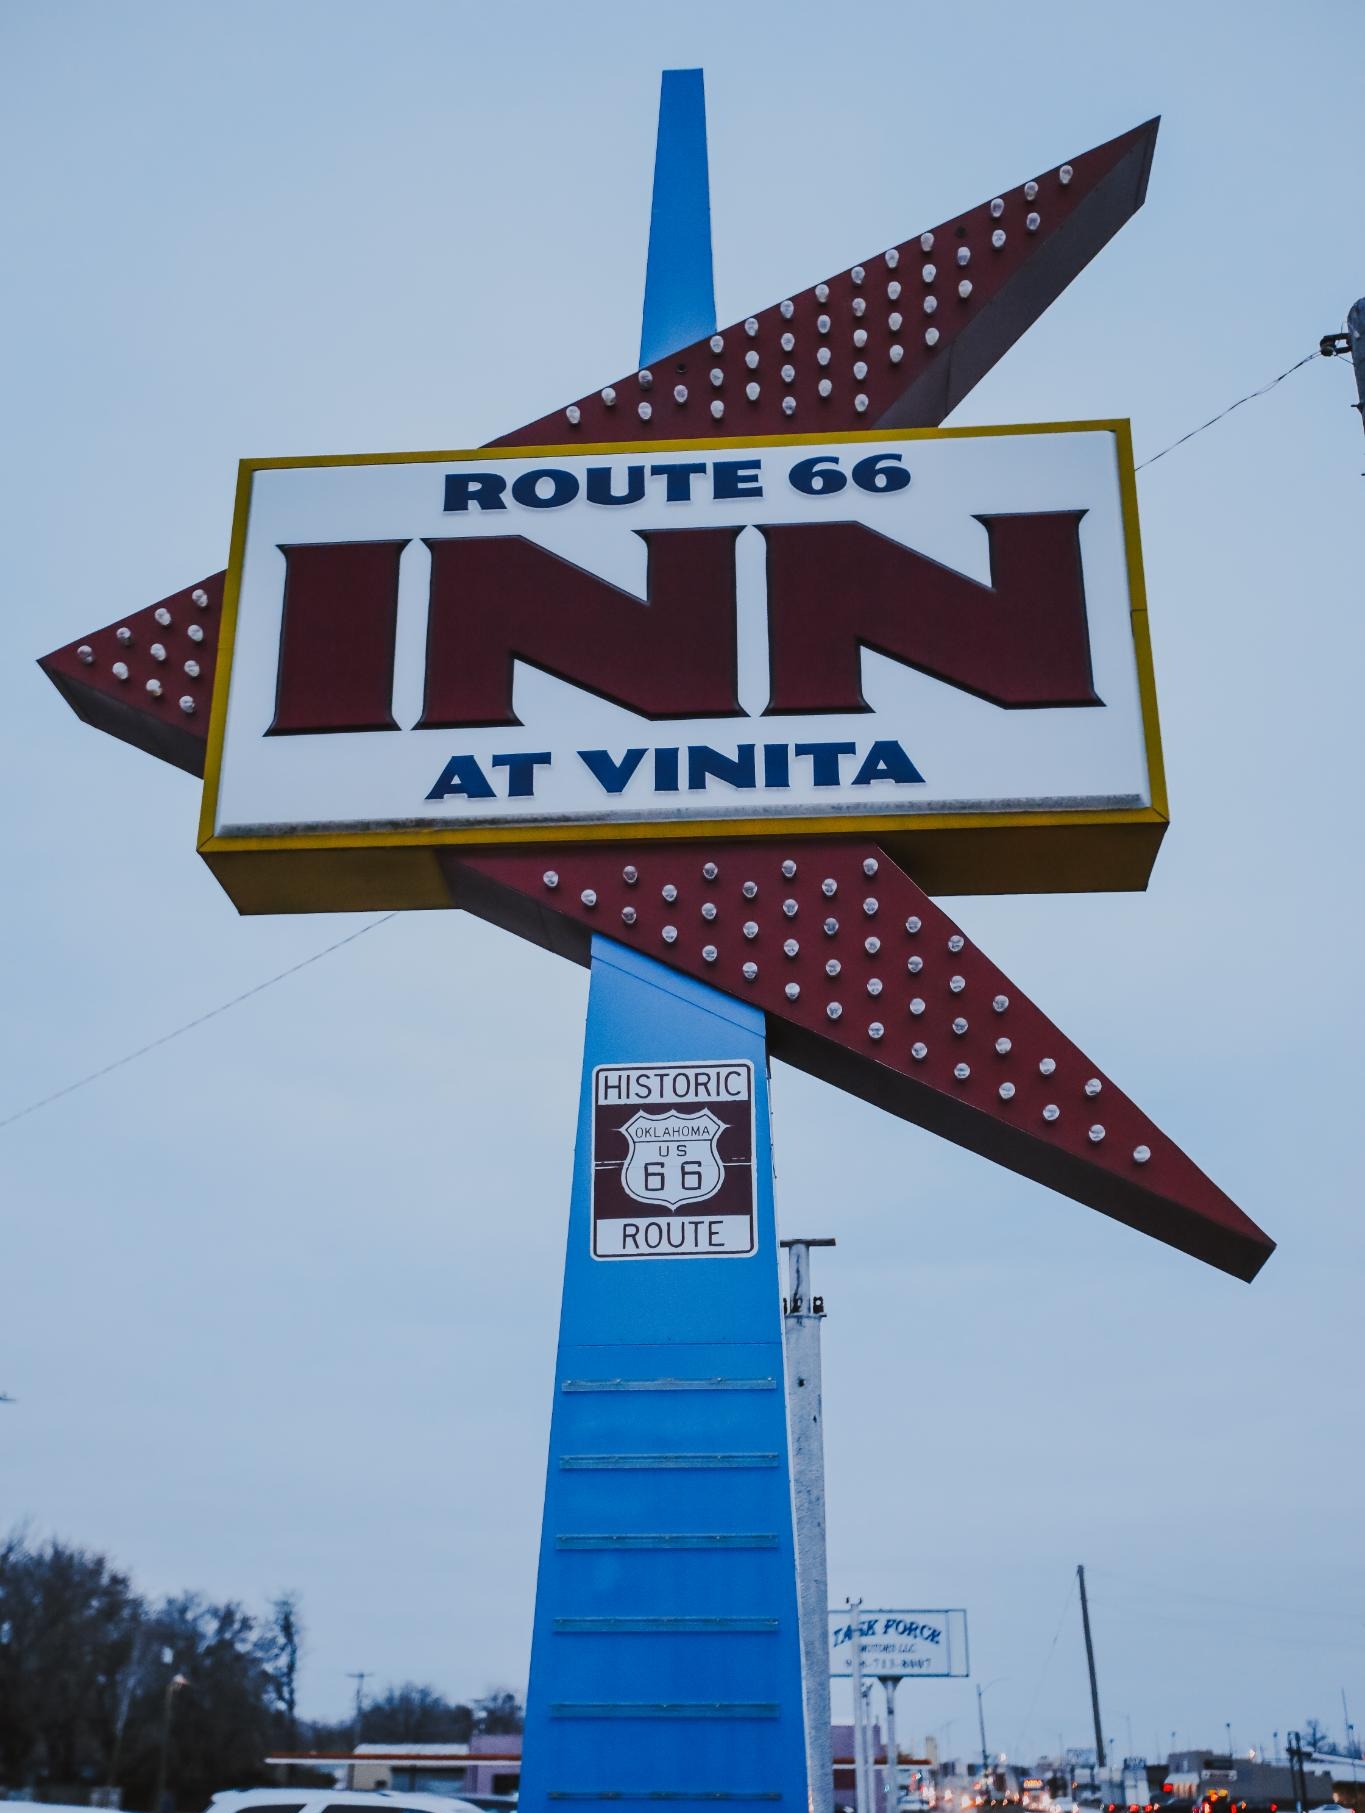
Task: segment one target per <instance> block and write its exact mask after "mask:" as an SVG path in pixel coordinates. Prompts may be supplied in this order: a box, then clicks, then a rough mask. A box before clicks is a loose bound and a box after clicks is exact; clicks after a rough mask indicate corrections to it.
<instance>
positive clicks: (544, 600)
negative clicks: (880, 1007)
mask: <svg viewBox="0 0 1365 1813" xmlns="http://www.w3.org/2000/svg"><path fill="white" fill-rule="evenodd" d="M717 338H718V339H719V338H721V337H720V336H717ZM744 346H745V338H744V336H740V338H739V342H738V344H737V345H736V346H735V347H734V350H733V353H732V351H731V346H730V343H728V342H724V341H722V350H721V351H720V352H718V353H715V354H713V355H712V356H713V358H714V359H715V360H716V361H717V365H716V368H715V369H716V372H717V374H718V375H720V374H721V373H722V370H723V362H725V361H726V360H729V361H730V362H731V363H732V364H738V365H739V368H740V369H741V370H743V369H744V367H743V363H742V361H743V357H744ZM791 356H792V357H793V358H795V357H796V356H797V355H796V353H793V354H792V355H791ZM1146 621H1147V619H1146V607H1145V601H1144V597H1143V592H1142V573H1141V559H1140V555H1139V550H1138V544H1137V525H1136V511H1135V507H1134V498H1133V486H1132V465H1131V458H1130V455H1129V451H1128V437H1127V431H1126V424H1123V423H1107V424H1093V425H1080V424H1078V425H1068V426H1062V427H1057V428H1053V429H1043V430H1039V429H1019V430H1013V431H1011V430H1000V429H985V430H976V429H965V430H957V431H950V430H937V431H930V430H915V431H911V430H890V431H884V432H874V433H867V434H853V435H846V436H842V437H825V436H820V437H813V438H812V437H809V436H793V437H783V438H780V439H771V438H767V439H763V438H761V439H759V440H757V441H755V442H753V443H750V444H745V443H744V442H736V441H735V440H733V439H730V440H725V439H717V440H712V441H710V442H704V441H692V442H685V443H656V444H649V443H646V444H644V445H631V446H629V447H626V448H619V449H613V448H610V447H607V448H597V449H583V448H581V447H577V446H575V447H569V448H565V447H561V448H547V449H536V450H534V451H532V452H530V453H527V452H526V451H525V450H523V449H516V450H499V451H498V453H497V454H490V453H489V452H476V453H457V454H430V455H421V456H411V457H408V456H399V457H386V458H383V459H364V458H358V459H354V460H349V459H347V460H334V459H327V460H313V461H280V462H275V461H247V462H245V463H244V466H243V470H242V477H241V482H240V486H239V493H238V504H237V521H236V532H235V535H234V542H233V558H232V564H231V566H230V568H229V572H228V583H227V588H226V594H225V601H224V625H223V635H222V639H221V643H220V659H219V665H218V681H217V696H216V700H215V708H214V721H213V725H212V729H211V732H210V741H209V762H208V770H207V784H206V792H205V808H204V824H203V841H202V845H201V847H202V849H203V852H204V854H205V856H206V857H207V858H208V859H209V860H210V862H211V863H212V864H213V867H214V869H215V871H216V872H217V874H218V875H219V876H220V878H221V879H222V881H223V883H224V885H225V886H226V887H227V889H228V891H229V892H230V893H232V894H233V897H234V898H235V899H237V900H238V903H239V904H240V905H241V906H243V907H244V908H246V909H248V910H252V911H261V910H267V911H269V910H278V909H279V908H280V907H281V906H285V905H297V904H298V903H299V887H300V882H299V878H298V876H297V875H295V874H293V873H286V870H287V869H289V868H290V867H291V865H290V863H289V857H290V856H291V854H298V853H303V854H305V855H306V856H307V858H308V862H307V875H308V880H307V884H306V886H307V890H308V894H309V904H310V905H311V906H312V907H314V908H315V909H317V910H320V911H325V910H327V909H329V908H332V907H335V906H338V905H347V904H349V897H348V895H347V893H346V890H345V887H344V885H342V886H340V887H338V886H337V885H335V884H336V883H337V882H338V881H339V880H343V878H344V876H345V874H346V872H347V869H348V866H349V865H350V864H351V862H352V861H353V858H354V855H355V853H356V852H358V851H362V850H365V851H369V852H370V853H371V854H370V862H371V872H372V874H374V875H375V876H376V877H379V876H381V875H382V874H384V873H385V872H387V874H388V876H389V878H390V880H389V883H388V886H387V887H385V886H383V885H380V886H379V887H378V889H377V892H376V895H375V899H376V901H377V902H382V903H383V904H386V905H389V906H394V907H402V906H412V905H424V904H426V903H427V902H426V898H425V893H426V889H427V886H428V876H427V875H426V874H425V873H424V872H423V871H422V870H421V869H419V868H414V866H413V864H412V862H411V855H410V853H411V852H412V851H413V850H414V849H416V848H421V847H429V848H443V849H446V850H458V849H462V848H463V849H471V848H479V847H485V846H488V845H494V844H502V843H519V844H526V843H536V842H541V843H543V842H553V843H557V844H563V843H566V842H573V841H578V840H580V839H583V838H588V839H599V840H600V839H601V837H602V836H603V835H604V833H605V834H611V835H613V836H630V837H643V838H647V839H661V838H662V839H669V838H677V837H679V836H689V837H696V836H700V835H705V836H708V837H716V838H723V839H727V840H728V839H732V838H743V839H749V840H751V839H754V838H773V837H783V838H790V837H792V836H803V835H804V836H810V835H820V836H829V835H831V834H834V835H839V834H846V835H866V834H868V833H874V834H877V835H880V836H882V837H884V838H886V839H888V840H889V847H892V848H894V849H896V850H897V852H898V853H900V854H903V855H904V856H905V857H906V858H907V859H909V860H910V861H912V862H913V861H915V860H916V858H917V857H918V855H919V854H920V852H921V849H923V848H925V846H928V849H926V850H925V854H926V859H927V860H931V861H932V862H933V865H934V868H935V873H936V875H937V877H938V881H939V885H941V886H945V887H949V888H953V889H957V890H964V891H965V890H970V889H971V888H972V887H973V886H974V885H979V883H980V878H981V877H982V876H983V875H984V874H987V873H989V875H990V878H991V885H992V886H993V887H996V888H1000V887H1011V888H1019V889H1027V888H1046V887H1049V886H1055V885H1057V884H1056V881H1055V879H1054V878H1055V876H1056V875H1057V874H1058V873H1059V872H1062V871H1061V869H1060V865H1059V864H1058V863H1057V862H1056V860H1055V858H1056V856H1057V854H1058V852H1067V853H1068V854H1069V862H1068V865H1067V867H1066V869H1065V871H1064V872H1065V874H1066V876H1067V880H1068V883H1069V885H1073V886H1075V885H1085V886H1090V887H1101V886H1110V887H1112V886H1116V885H1127V886H1140V885H1141V884H1142V883H1143V882H1144V881H1145V880H1146V876H1147V873H1148V870H1149V868H1150V866H1151V862H1152V859H1153V858H1154V856H1155V853H1156V848H1157V843H1158V841H1159V839H1160V836H1161V832H1162V830H1163V829H1164V826H1165V822H1166V819H1165V799H1164V795H1163V792H1162V782H1161V760H1160V749H1159V741H1158V734H1157V724H1156V705H1155V696H1154V692H1153V688H1152V678H1151V663H1150V657H1149V653H1148V645H1147V631H1146ZM1001 830H1007V831H1008V832H1009V833H1010V835H1009V836H1008V837H1007V838H1006V839H1004V840H1002V839H999V838H998V837H996V836H995V835H994V834H995V833H997V832H999V831H1001ZM940 832H947V833H948V834H949V837H948V839H947V840H942V839H940V842H946V847H945V848H944V849H943V850H942V851H941V853H939V854H938V855H937V856H933V857H931V856H929V854H928V851H929V850H931V849H932V847H933V841H934V838H935V835H936V833H940ZM997 843H999V844H1001V845H1002V847H1001V848H1000V849H999V850H997V849H996V848H995V845H996V844H997ZM266 853H270V854H272V855H273V856H274V857H275V858H276V860H275V862H274V864H273V865H268V864H266V863H264V862H263V861H262V860H261V858H262V857H263V856H264V855H265V854H266ZM237 858H245V859H246V860H245V861H244V862H238V861H236V860H235V859H237ZM298 866H299V865H297V864H296V865H292V867H298ZM239 876H240V877H241V883H240V886H239V885H238V877H239ZM272 876H273V877H274V878H275V883H276V885H275V886H274V888H273V889H272V886H271V877H272Z"/></svg>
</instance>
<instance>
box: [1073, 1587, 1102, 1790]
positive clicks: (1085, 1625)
mask: <svg viewBox="0 0 1365 1813" xmlns="http://www.w3.org/2000/svg"><path fill="white" fill-rule="evenodd" d="M1076 1578H1077V1580H1079V1581H1080V1583H1081V1628H1082V1629H1083V1630H1084V1631H1085V1665H1086V1667H1087V1668H1088V1669H1089V1670H1090V1710H1091V1712H1092V1713H1093V1714H1094V1718H1095V1767H1096V1768H1097V1769H1103V1767H1104V1738H1103V1737H1102V1736H1101V1733H1100V1689H1099V1684H1098V1682H1097V1681H1096V1679H1095V1645H1094V1643H1093V1642H1092V1641H1091V1639H1090V1601H1089V1600H1088V1599H1087V1598H1086V1596H1085V1568H1084V1566H1078V1567H1077V1569H1076Z"/></svg>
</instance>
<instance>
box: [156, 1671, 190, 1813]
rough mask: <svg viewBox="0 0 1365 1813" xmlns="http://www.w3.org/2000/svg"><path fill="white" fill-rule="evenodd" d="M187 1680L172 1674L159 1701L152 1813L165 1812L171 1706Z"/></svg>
mask: <svg viewBox="0 0 1365 1813" xmlns="http://www.w3.org/2000/svg"><path fill="white" fill-rule="evenodd" d="M188 1686H189V1681H188V1680H187V1679H186V1678H185V1676H184V1675H179V1674H177V1675H172V1676H171V1678H170V1680H169V1681H167V1683H166V1697H165V1699H164V1700H163V1701H162V1703H161V1755H160V1758H159V1759H158V1762H157V1766H156V1799H155V1800H154V1801H153V1802H152V1813H165V1806H166V1759H167V1757H168V1756H169V1754H170V1748H171V1707H172V1706H173V1705H174V1704H175V1696H176V1694H178V1693H179V1692H180V1689H181V1688H182V1687H188Z"/></svg>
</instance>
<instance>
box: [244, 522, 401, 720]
mask: <svg viewBox="0 0 1365 1813" xmlns="http://www.w3.org/2000/svg"><path fill="white" fill-rule="evenodd" d="M407 545H408V544H407V543H406V542H405V541H338V542H314V543H307V544H303V543H300V544H298V545H295V546H292V547H281V549H280V552H281V554H283V555H284V560H285V575H284V617H283V621H282V622H281V625H280V670H279V677H278V679H277V681H276V688H275V721H274V723H273V724H272V725H271V726H270V729H269V730H268V731H267V732H266V735H267V736H291V735H299V734H306V733H307V732H310V731H312V732H317V731H325V730H397V728H398V726H397V724H396V723H395V722H394V717H393V643H394V635H395V631H396V627H397V622H398V557H399V555H400V554H401V553H402V552H403V549H404V548H405V547H406V546H407Z"/></svg>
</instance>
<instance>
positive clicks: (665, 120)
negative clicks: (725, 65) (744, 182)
mask: <svg viewBox="0 0 1365 1813" xmlns="http://www.w3.org/2000/svg"><path fill="white" fill-rule="evenodd" d="M715 331H716V290H715V283H714V281H713V278H712V274H711V188H710V179H709V177H708V174H707V163H706V90H705V87H704V84H703V80H702V72H701V70H699V69H666V70H665V71H664V73H663V81H662V84H661V86H660V89H659V140H658V145H657V147H656V149H655V153H654V205H653V208H652V210H651V212H650V217H649V258H648V262H647V264H646V268H645V306H644V318H643V321H642V324H641V329H640V364H641V365H642V366H644V365H652V364H653V363H654V361H655V360H656V359H663V358H667V356H668V354H669V353H671V352H676V351H677V349H678V348H679V347H680V346H690V345H691V344H692V342H693V341H694V340H699V339H701V337H702V335H703V334H713V333H715Z"/></svg>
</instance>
